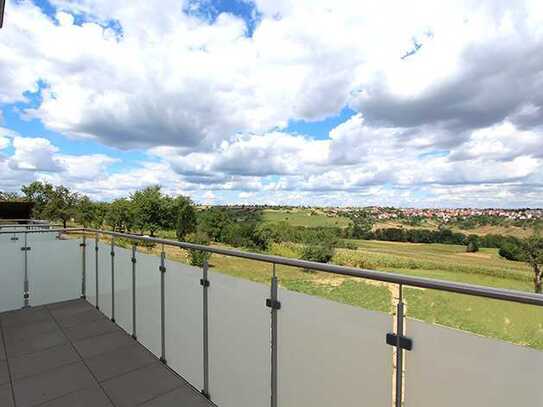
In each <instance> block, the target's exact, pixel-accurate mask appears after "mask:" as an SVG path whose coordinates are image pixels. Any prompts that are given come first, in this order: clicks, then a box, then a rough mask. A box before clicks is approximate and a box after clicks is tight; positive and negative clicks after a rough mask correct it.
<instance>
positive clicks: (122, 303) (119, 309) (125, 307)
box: [114, 247, 132, 334]
mask: <svg viewBox="0 0 543 407" xmlns="http://www.w3.org/2000/svg"><path fill="white" fill-rule="evenodd" d="M131 259H132V250H131V249H125V248H122V247H115V259H114V260H115V322H117V324H118V325H119V326H120V327H121V328H123V329H124V330H125V331H126V332H128V333H130V334H131V333H132V260H131Z"/></svg>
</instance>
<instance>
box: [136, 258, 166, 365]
mask: <svg viewBox="0 0 543 407" xmlns="http://www.w3.org/2000/svg"><path fill="white" fill-rule="evenodd" d="M136 258H137V263H136V267H137V269H136V298H137V301H136V330H137V337H138V341H140V342H141V343H142V344H143V345H144V346H145V347H146V348H147V349H149V350H150V351H151V352H153V354H154V355H155V356H157V357H160V356H161V348H162V346H161V334H160V270H159V267H160V256H154V255H151V254H145V253H142V252H141V250H140V249H139V248H138V253H137V254H136ZM170 312H175V310H170ZM173 346H175V344H172V347H173Z"/></svg>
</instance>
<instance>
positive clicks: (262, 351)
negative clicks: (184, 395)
mask: <svg viewBox="0 0 543 407" xmlns="http://www.w3.org/2000/svg"><path fill="white" fill-rule="evenodd" d="M209 280H210V282H211V286H210V287H209V368H210V380H209V381H210V385H209V386H210V393H211V400H213V402H214V403H216V404H217V405H219V406H221V407H255V406H266V405H268V404H269V400H270V369H271V367H270V365H271V362H270V341H271V335H270V310H269V308H266V305H265V304H266V298H267V297H268V296H269V288H268V287H267V286H265V285H263V284H257V283H252V282H249V281H246V280H241V279H237V278H234V277H229V276H226V275H224V274H220V273H217V272H210V275H209Z"/></svg>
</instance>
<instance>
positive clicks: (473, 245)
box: [466, 240, 479, 253]
mask: <svg viewBox="0 0 543 407" xmlns="http://www.w3.org/2000/svg"><path fill="white" fill-rule="evenodd" d="M478 251H479V245H478V244H477V242H476V241H475V240H471V241H469V242H468V245H467V246H466V252H468V253H475V252H478Z"/></svg>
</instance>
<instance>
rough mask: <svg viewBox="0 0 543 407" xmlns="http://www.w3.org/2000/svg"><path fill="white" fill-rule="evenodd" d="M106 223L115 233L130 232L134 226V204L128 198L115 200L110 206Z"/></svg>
mask: <svg viewBox="0 0 543 407" xmlns="http://www.w3.org/2000/svg"><path fill="white" fill-rule="evenodd" d="M105 221H106V223H107V224H108V225H110V226H111V227H112V228H113V230H114V231H115V230H118V231H119V232H123V231H130V230H131V229H132V227H133V226H134V208H133V205H132V202H130V201H129V200H128V199H126V198H122V199H116V200H114V201H113V202H112V203H111V204H110V205H109V208H108V210H107V213H106V217H105Z"/></svg>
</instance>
